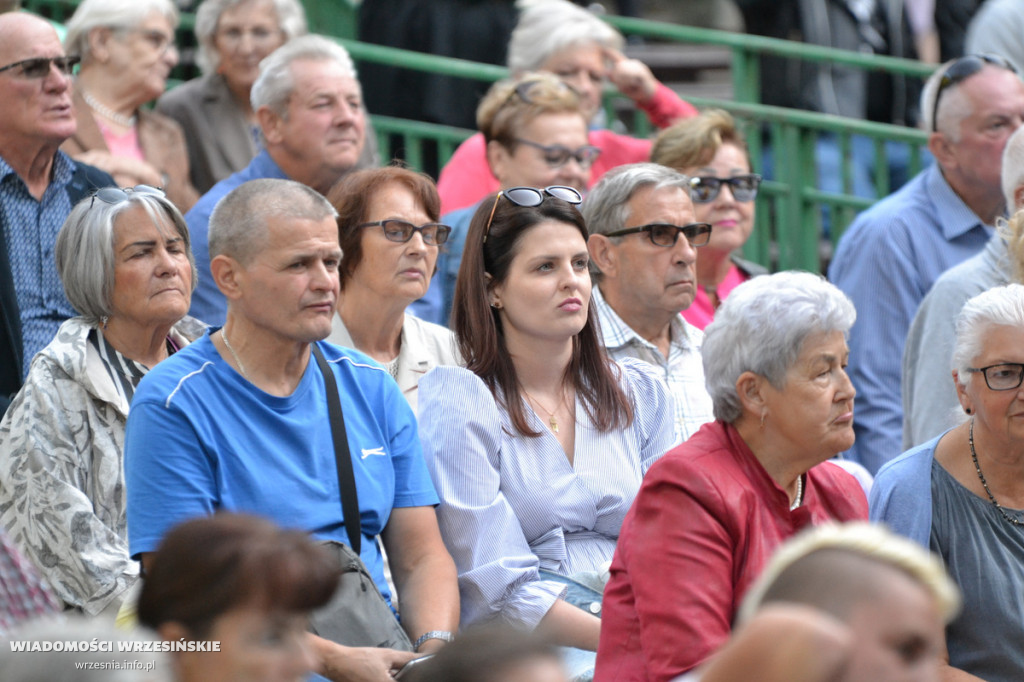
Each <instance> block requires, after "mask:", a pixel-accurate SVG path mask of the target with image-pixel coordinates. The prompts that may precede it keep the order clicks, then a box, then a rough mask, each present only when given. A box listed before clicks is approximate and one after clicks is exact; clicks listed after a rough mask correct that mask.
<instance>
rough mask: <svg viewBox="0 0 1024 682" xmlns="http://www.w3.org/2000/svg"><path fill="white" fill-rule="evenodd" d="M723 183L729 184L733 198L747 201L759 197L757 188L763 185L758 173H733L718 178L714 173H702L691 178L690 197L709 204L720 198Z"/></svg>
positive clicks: (695, 200) (696, 201) (700, 202)
mask: <svg viewBox="0 0 1024 682" xmlns="http://www.w3.org/2000/svg"><path fill="white" fill-rule="evenodd" d="M722 185H729V189H730V190H731V191H732V198H733V199H735V200H736V201H740V202H747V201H753V200H754V199H756V198H757V189H758V187H760V186H761V176H760V175H758V174H757V173H747V174H745V175H733V176H731V177H728V178H716V177H714V176H713V175H700V176H695V177H692V178H690V199H692V200H693V201H694V203H698V204H707V203H710V202H712V201H714V200H715V199H717V198H718V195H719V194H720V193H721V192H722Z"/></svg>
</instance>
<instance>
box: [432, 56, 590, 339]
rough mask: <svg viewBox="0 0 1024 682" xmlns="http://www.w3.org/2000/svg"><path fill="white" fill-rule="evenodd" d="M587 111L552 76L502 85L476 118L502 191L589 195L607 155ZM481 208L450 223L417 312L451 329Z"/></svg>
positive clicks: (453, 216)
mask: <svg viewBox="0 0 1024 682" xmlns="http://www.w3.org/2000/svg"><path fill="white" fill-rule="evenodd" d="M582 107H583V102H582V100H581V98H580V96H579V95H578V94H577V93H576V92H575V91H574V90H573V89H572V88H570V87H569V86H567V85H565V83H563V82H562V81H560V80H559V79H558V78H556V77H555V76H553V75H551V74H544V73H526V74H524V75H522V76H520V77H519V78H514V79H511V80H504V81H499V82H497V83H495V84H494V85H493V86H492V87H491V89H490V90H489V91H488V92H487V95H486V96H484V98H483V100H481V102H480V106H479V108H478V109H477V112H476V119H477V126H478V127H479V128H480V131H481V133H482V134H483V138H484V140H485V141H486V143H487V165H488V167H489V168H490V172H491V173H493V174H494V176H495V177H496V178H497V179H498V183H499V187H500V188H501V189H503V190H506V189H509V188H510V187H517V186H527V187H547V186H549V185H563V186H567V187H572V188H574V189H576V190H580V191H582V190H583V189H584V188H586V186H587V184H588V181H589V179H590V169H591V167H592V166H593V164H594V162H595V160H597V159H598V158H599V157H600V154H601V150H600V149H598V148H597V147H595V146H593V145H591V144H590V143H589V142H588V141H587V119H586V116H585V114H584V112H583V108H582ZM478 205H479V203H475V204H473V205H472V206H469V207H468V208H463V209H459V210H457V211H453V212H452V213H449V214H448V215H446V216H445V217H444V220H445V222H446V223H448V224H449V225H451V226H452V235H451V238H450V239H449V243H448V245H447V248H446V250H445V252H444V253H442V254H441V257H440V259H439V261H438V271H439V272H438V276H437V278H436V279H435V280H434V282H432V283H431V285H430V291H429V292H428V293H427V295H426V296H425V297H423V298H422V299H420V300H419V301H417V302H416V303H414V304H413V306H412V311H413V313H414V314H415V315H417V316H418V317H421V318H423V319H425V320H430V321H431V322H436V323H437V324H443V325H447V324H448V321H449V317H450V316H451V310H452V300H453V299H454V297H455V279H456V277H457V276H458V274H459V263H460V262H461V261H462V249H463V245H464V244H465V241H466V234H467V233H468V232H469V222H470V219H471V218H472V217H473V214H474V213H475V212H476V209H477V206H478Z"/></svg>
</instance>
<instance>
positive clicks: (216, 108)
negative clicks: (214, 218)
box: [156, 0, 306, 193]
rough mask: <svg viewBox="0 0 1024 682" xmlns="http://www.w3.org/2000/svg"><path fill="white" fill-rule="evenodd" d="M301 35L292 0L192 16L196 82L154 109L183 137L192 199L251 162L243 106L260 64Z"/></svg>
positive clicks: (234, 4)
mask: <svg viewBox="0 0 1024 682" xmlns="http://www.w3.org/2000/svg"><path fill="white" fill-rule="evenodd" d="M305 32H306V14H305V12H304V11H303V9H302V5H301V4H300V3H299V2H298V0H204V2H202V3H201V4H200V5H199V9H198V10H197V11H196V25H195V34H196V40H197V42H198V43H199V54H198V59H197V61H198V62H199V67H200V68H201V69H202V71H203V75H202V76H201V77H199V78H196V79H194V80H191V81H189V82H187V83H185V84H183V85H180V86H178V87H176V88H174V89H172V90H169V91H168V92H166V93H165V94H164V95H163V96H161V97H160V100H159V101H158V102H157V105H156V109H157V111H159V112H160V113H162V114H166V115H167V116H170V117H171V118H173V119H174V120H175V121H177V122H178V123H179V124H180V125H181V128H182V130H183V131H185V142H186V145H187V146H188V157H189V167H190V171H191V176H190V177H191V179H192V184H193V185H194V186H195V188H196V189H197V190H199V192H200V193H205V192H207V191H209V189H210V188H211V187H213V186H214V185H215V184H216V183H218V182H219V181H221V180H223V179H224V178H226V177H227V176H229V175H231V174H232V173H234V172H236V171H239V170H241V169H243V168H245V166H246V164H248V163H249V162H250V161H251V160H252V158H253V157H254V156H256V151H257V146H256V141H257V134H258V125H257V121H256V112H255V110H254V109H253V106H252V103H251V101H250V98H249V94H250V91H251V90H252V85H253V83H255V82H256V77H257V76H258V75H259V64H260V61H262V60H263V58H264V57H266V56H267V55H269V54H270V53H271V52H273V51H274V50H276V49H277V48H279V47H281V45H284V44H285V43H286V42H288V41H289V40H291V39H292V38H294V37H296V36H300V35H303V34H304V33H305Z"/></svg>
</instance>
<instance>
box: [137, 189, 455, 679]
mask: <svg viewBox="0 0 1024 682" xmlns="http://www.w3.org/2000/svg"><path fill="white" fill-rule="evenodd" d="M336 217H337V214H336V212H335V211H334V209H333V208H332V207H331V205H330V203H328V202H327V200H326V199H325V198H324V197H323V196H322V195H320V194H319V193H317V192H316V191H314V190H313V189H312V188H310V187H309V186H307V185H305V184H302V183H298V182H294V181H291V180H281V179H260V180H253V181H250V182H248V183H245V184H243V185H241V186H240V187H238V188H237V189H234V190H232V191H231V192H230V193H229V194H228V195H227V196H226V197H224V199H223V200H221V202H220V203H218V204H217V208H216V209H215V210H214V212H213V215H212V217H211V219H210V251H211V253H212V254H213V258H212V260H211V263H210V268H211V273H212V275H213V280H214V282H215V283H216V284H217V286H218V287H219V288H220V290H221V291H222V292H223V293H224V296H225V297H226V298H227V300H228V310H227V321H226V322H225V324H224V326H223V327H221V328H219V329H212V330H211V331H210V332H209V333H208V334H207V335H206V336H205V337H203V338H201V339H199V340H198V341H196V342H195V343H193V344H191V345H189V346H187V347H186V348H185V349H183V350H181V351H179V352H178V353H175V354H174V355H173V356H172V357H171V358H170V359H169V360H167V361H164V362H162V363H160V364H159V365H157V367H155V368H154V369H153V371H151V372H149V373H148V374H147V375H146V377H145V378H144V379H143V381H141V382H140V383H139V386H138V389H137V390H136V392H135V396H134V398H133V399H132V409H131V413H130V415H129V419H128V425H127V429H126V434H125V448H124V451H125V455H124V457H125V489H126V493H127V500H128V502H127V518H128V529H129V530H128V542H129V546H130V551H131V553H132V556H134V557H137V558H141V561H142V563H143V566H144V567H145V566H146V565H147V563H148V562H149V561H150V560H151V556H152V552H154V551H155V550H156V548H157V546H158V545H159V543H160V541H161V539H162V538H163V536H164V535H165V533H166V532H167V531H168V530H169V529H170V528H171V527H173V526H174V525H175V524H177V523H179V522H180V521H182V520H184V519H186V518H190V517H195V516H202V515H207V514H212V513H214V512H215V511H217V510H219V509H224V510H231V511H246V512H250V513H255V514H259V515H262V516H265V517H267V518H270V519H272V520H274V521H275V522H277V523H278V524H280V525H282V526H286V527H290V528H300V529H303V530H305V531H308V532H310V533H312V534H313V535H314V536H316V537H317V538H318V539H320V540H326V541H334V542H337V543H341V544H344V545H347V546H349V547H352V548H353V551H354V552H356V553H358V554H359V555H360V557H361V558H362V560H363V563H364V564H365V565H366V567H367V570H368V572H369V574H370V575H371V576H372V577H373V579H374V582H375V583H376V586H377V588H378V589H379V591H380V593H381V595H382V597H383V598H384V600H385V601H389V600H390V595H391V591H390V587H389V586H388V583H387V582H386V580H385V578H384V567H383V558H382V554H381V550H380V547H379V545H378V542H377V536H378V535H379V536H380V537H381V539H382V541H383V543H384V547H385V548H386V550H387V551H388V554H389V556H390V558H391V564H390V565H391V571H392V575H393V576H394V581H395V585H396V586H397V588H398V590H399V591H400V596H401V604H402V622H401V626H402V628H404V630H405V631H406V633H407V634H408V637H409V642H416V644H417V647H418V648H417V650H418V651H419V652H420V653H430V652H431V651H432V650H433V649H436V648H438V647H439V646H440V645H442V644H443V643H444V641H445V640H446V639H450V638H451V633H452V632H454V631H456V630H457V629H458V620H459V596H458V584H457V578H456V573H455V564H454V563H453V562H452V559H451V557H450V556H449V554H448V552H447V550H446V549H445V547H444V543H443V542H442V540H441V534H440V530H439V529H438V525H437V518H436V516H435V515H434V509H433V506H434V505H436V504H437V503H438V498H437V494H436V493H435V492H434V488H433V485H432V484H431V481H430V476H429V473H428V472H427V468H426V464H425V463H424V461H423V454H422V450H421V446H420V440H419V435H418V429H417V425H416V418H415V416H414V415H413V413H412V409H411V408H410V407H409V404H408V402H406V400H405V398H404V397H403V395H402V393H401V391H400V390H399V389H398V386H397V384H395V382H394V380H392V379H391V376H390V375H389V374H388V372H387V370H385V369H384V368H382V367H381V366H380V365H378V364H376V363H374V362H373V361H371V360H370V359H369V358H367V357H366V356H365V355H363V354H361V353H359V352H357V351H353V350H349V349H342V348H339V347H337V346H334V345H332V344H329V343H325V342H323V341H322V339H324V338H326V337H327V336H328V334H330V332H331V323H332V320H333V318H334V309H335V306H336V304H337V299H338V292H339V286H340V285H339V280H338V264H339V262H340V260H341V248H340V247H339V244H338V227H337V223H336ZM328 384H330V385H331V386H332V389H331V390H332V392H336V393H337V394H338V398H339V399H340V404H341V410H340V411H341V414H343V415H344V417H343V418H339V419H338V420H337V421H336V422H335V423H336V424H337V425H338V426H339V428H342V429H344V433H345V434H346V435H347V445H348V449H349V455H348V459H350V460H351V467H352V476H353V477H354V479H355V481H356V489H357V491H358V492H357V495H355V496H349V497H346V498H345V499H347V500H350V501H351V503H352V504H353V505H357V509H356V510H355V511H353V513H352V516H348V518H349V519H350V523H345V522H344V519H345V518H346V516H347V514H348V512H347V511H345V512H343V511H342V508H343V499H342V493H341V492H340V488H341V487H342V486H341V485H340V483H339V480H340V479H339V473H338V468H339V467H342V466H343V464H342V462H345V461H346V460H345V457H344V455H343V454H341V453H338V454H337V455H336V449H335V445H334V440H333V437H332V433H333V430H332V422H333V421H335V418H334V417H332V416H331V414H330V412H329V410H328V400H329V398H328V396H329V395H331V394H330V393H328V390H329V389H328V388H327V386H328ZM335 385H336V388H333V387H334V386H335ZM154 444H159V447H154ZM354 519H359V521H355V520H354ZM350 525H351V527H352V529H353V530H352V533H353V537H351V538H350V536H349V531H348V528H349V527H350ZM356 528H358V529H359V531H358V533H357V531H356ZM311 646H312V647H313V649H314V651H315V652H316V654H317V655H318V657H319V659H320V662H321V670H329V671H334V672H333V673H332V674H331V675H329V676H330V677H332V679H345V680H349V679H358V680H378V681H379V682H387V680H388V679H390V678H389V675H388V673H389V671H390V670H392V669H396V668H399V667H401V666H402V665H403V664H404V663H405V662H407V661H408V660H409V659H411V658H412V657H413V655H412V654H410V653H408V652H404V651H396V650H392V649H364V648H345V647H341V646H340V645H337V644H334V643H332V642H328V641H326V640H323V639H319V638H316V639H314V640H312V642H311ZM352 668H362V669H363V674H362V676H360V675H353V674H352V673H353V671H352ZM334 673H336V674H334ZM325 674H326V673H325Z"/></svg>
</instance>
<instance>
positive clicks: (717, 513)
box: [594, 272, 867, 682]
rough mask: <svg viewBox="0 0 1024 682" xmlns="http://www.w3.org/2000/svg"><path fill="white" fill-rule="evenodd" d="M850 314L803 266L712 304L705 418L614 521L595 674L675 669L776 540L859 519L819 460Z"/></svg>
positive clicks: (846, 442) (706, 640) (710, 639)
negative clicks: (615, 536)
mask: <svg viewBox="0 0 1024 682" xmlns="http://www.w3.org/2000/svg"><path fill="white" fill-rule="evenodd" d="M855 317H856V313H855V311H854V309H853V304H852V303H850V301H849V299H848V298H847V297H846V296H845V295H844V294H843V293H842V292H840V291H839V290H838V289H837V288H836V287H834V286H833V285H831V284H829V283H828V282H826V281H825V280H824V279H822V278H821V277H820V276H817V275H812V274H810V273H799V272H781V273H778V274H775V275H765V276H763V277H756V278H754V279H751V280H749V281H747V282H744V283H743V284H741V285H739V286H738V287H736V289H735V290H733V292H732V293H731V294H730V295H729V298H727V299H726V300H725V302H724V303H722V305H721V307H720V308H719V309H718V312H717V313H716V315H715V320H714V321H713V322H712V323H711V324H710V325H709V326H708V328H707V330H706V333H705V339H704V346H703V356H704V372H705V377H706V380H707V387H708V392H709V393H710V394H711V398H712V402H713V404H714V413H715V419H716V421H714V422H712V423H710V424H705V425H704V426H703V427H701V429H700V431H698V432H697V433H696V434H694V435H693V436H692V437H691V438H690V439H689V440H687V441H686V442H685V443H683V444H682V445H680V446H678V447H676V448H675V449H673V450H670V451H669V452H668V453H666V455H665V456H664V457H662V458H661V459H660V460H658V461H657V462H655V463H654V465H653V466H651V468H650V470H649V471H648V472H647V475H646V476H645V477H644V482H643V485H641V487H640V492H639V494H638V495H637V498H636V501H635V502H634V503H633V507H632V508H631V509H630V511H629V514H628V515H627V516H626V519H625V521H624V522H623V524H622V531H621V533H620V534H619V542H618V546H617V547H616V550H615V558H614V559H613V560H612V565H611V578H610V579H609V581H608V586H607V587H606V588H605V592H604V618H603V623H604V626H603V627H602V628H601V642H600V646H599V648H598V653H597V671H596V676H595V678H594V679H595V680H597V681H598V682H602V681H605V680H668V679H671V678H673V677H675V676H677V675H680V674H682V673H685V672H687V671H688V670H690V669H692V668H693V667H695V666H696V665H698V664H699V663H701V662H702V661H703V660H705V659H706V658H707V657H708V656H710V655H711V654H712V653H714V651H715V650H716V649H717V648H718V647H719V646H720V645H721V644H723V643H724V642H725V641H726V640H727V639H728V637H729V633H730V629H731V627H732V624H733V619H734V617H735V615H736V609H737V608H738V605H739V603H740V601H741V599H742V598H743V595H744V593H745V592H746V591H747V589H749V587H750V585H751V583H752V582H753V581H754V580H755V579H756V578H757V576H758V574H759V573H760V572H761V569H762V568H763V567H764V566H765V564H766V562H767V561H768V559H769V557H770V556H771V554H772V552H773V551H774V550H775V548H776V547H778V546H779V545H780V544H781V543H782V542H783V541H785V540H786V539H787V538H789V537H791V536H793V535H794V534H796V533H797V532H798V531H800V530H801V529H802V528H805V527H807V526H812V525H817V524H820V523H823V522H825V521H830V520H835V521H849V520H856V519H865V518H866V517H867V501H866V500H865V499H864V493H863V491H862V490H861V488H860V485H859V484H858V483H857V482H856V480H854V478H853V477H851V476H850V475H849V474H847V473H846V472H844V471H842V470H841V469H840V468H838V467H836V466H835V465H833V464H831V463H828V462H826V461H825V460H827V459H829V458H830V457H833V456H835V455H836V454H838V453H840V452H842V451H843V450H846V449H847V448H848V447H850V445H851V444H852V443H853V398H854V394H855V391H854V388H853V385H852V384H851V383H850V379H849V377H848V376H847V375H846V358H847V354H848V350H847V347H846V334H847V332H848V331H849V329H850V327H851V326H852V325H853V321H854V319H855ZM652 568H656V570H652Z"/></svg>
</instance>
